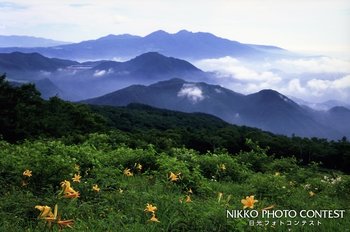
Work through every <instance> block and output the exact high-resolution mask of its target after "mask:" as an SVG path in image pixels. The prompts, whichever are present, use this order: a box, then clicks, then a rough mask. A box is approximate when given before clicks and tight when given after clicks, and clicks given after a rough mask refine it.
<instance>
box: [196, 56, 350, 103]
mask: <svg viewBox="0 0 350 232" xmlns="http://www.w3.org/2000/svg"><path fill="white" fill-rule="evenodd" d="M195 65H196V66H198V67H199V68H201V69H203V70H205V71H213V72H214V73H217V74H218V75H217V79H216V82H217V84H220V85H222V86H224V87H226V88H230V89H232V90H233V91H236V92H239V93H243V94H250V93H254V92H257V91H260V90H262V89H274V90H277V91H279V92H281V93H282V94H284V95H288V96H294V97H298V98H301V99H304V100H306V101H311V102H322V101H326V100H330V99H335V100H342V101H345V102H349V101H350V75H349V74H350V70H349V69H350V63H349V62H348V61H346V60H340V59H334V58H328V57H318V58H316V57H314V58H303V59H283V60H277V61H273V60H270V61H268V62H265V61H263V62H260V63H253V62H249V63H248V62H243V61H241V60H237V59H235V58H232V57H223V58H219V59H206V60H201V61H197V62H196V63H195ZM342 73H343V74H342ZM344 73H345V74H344Z"/></svg>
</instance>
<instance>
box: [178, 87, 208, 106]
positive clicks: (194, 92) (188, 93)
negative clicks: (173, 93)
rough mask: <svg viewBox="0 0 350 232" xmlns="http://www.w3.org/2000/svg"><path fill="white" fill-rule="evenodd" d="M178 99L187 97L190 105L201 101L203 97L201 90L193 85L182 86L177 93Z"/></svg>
mask: <svg viewBox="0 0 350 232" xmlns="http://www.w3.org/2000/svg"><path fill="white" fill-rule="evenodd" d="M177 96H178V97H187V98H188V99H189V100H190V101H192V103H197V102H199V101H202V100H203V99H204V98H205V97H204V95H203V92H202V90H201V88H199V87H198V86H196V85H195V84H188V83H185V84H183V86H182V88H181V89H180V91H179V92H178V93H177Z"/></svg>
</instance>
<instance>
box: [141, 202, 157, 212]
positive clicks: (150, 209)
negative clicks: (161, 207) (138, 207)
mask: <svg viewBox="0 0 350 232" xmlns="http://www.w3.org/2000/svg"><path fill="white" fill-rule="evenodd" d="M144 211H145V212H151V213H155V212H156V211H157V207H156V206H153V205H152V204H149V203H147V206H146V208H145V210H144Z"/></svg>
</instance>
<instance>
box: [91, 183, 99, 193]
mask: <svg viewBox="0 0 350 232" xmlns="http://www.w3.org/2000/svg"><path fill="white" fill-rule="evenodd" d="M92 190H94V191H95V192H99V191H100V190H101V189H100V188H99V187H98V185H97V184H95V185H93V186H92Z"/></svg>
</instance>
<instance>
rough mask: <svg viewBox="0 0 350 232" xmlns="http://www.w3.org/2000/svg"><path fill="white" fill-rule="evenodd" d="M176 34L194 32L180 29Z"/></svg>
mask: <svg viewBox="0 0 350 232" xmlns="http://www.w3.org/2000/svg"><path fill="white" fill-rule="evenodd" d="M176 34H193V32H191V31H187V30H180V31H178V32H177V33H176Z"/></svg>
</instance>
